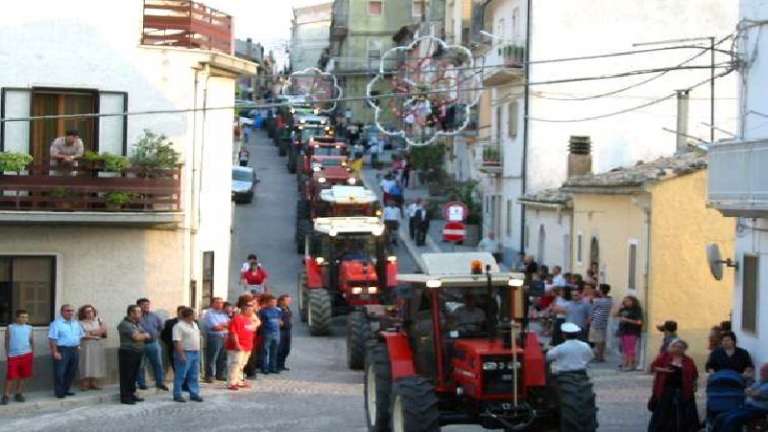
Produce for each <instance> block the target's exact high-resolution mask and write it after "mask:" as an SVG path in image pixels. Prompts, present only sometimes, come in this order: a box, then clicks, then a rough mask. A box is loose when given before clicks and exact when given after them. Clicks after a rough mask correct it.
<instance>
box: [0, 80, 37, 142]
mask: <svg viewBox="0 0 768 432" xmlns="http://www.w3.org/2000/svg"><path fill="white" fill-rule="evenodd" d="M31 97H32V92H31V91H30V90H29V89H13V88H4V89H3V90H2V92H0V114H1V116H2V117H3V118H6V117H28V116H29V107H30V105H31ZM0 151H14V152H24V153H28V152H29V122H22V121H19V122H3V123H0Z"/></svg>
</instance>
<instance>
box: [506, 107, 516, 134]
mask: <svg viewBox="0 0 768 432" xmlns="http://www.w3.org/2000/svg"><path fill="white" fill-rule="evenodd" d="M507 115H508V117H509V118H508V119H507V133H508V134H509V137H510V138H515V137H517V117H518V103H517V101H514V102H510V103H509V105H507Z"/></svg>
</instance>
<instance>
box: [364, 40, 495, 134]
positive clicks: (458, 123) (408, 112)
mask: <svg viewBox="0 0 768 432" xmlns="http://www.w3.org/2000/svg"><path fill="white" fill-rule="evenodd" d="M481 84H482V82H481V74H480V71H479V70H476V68H475V67H474V61H473V59H472V54H471V52H470V51H469V50H468V49H467V48H465V47H463V46H461V45H448V44H446V43H445V42H443V41H442V40H441V39H438V38H436V37H433V36H424V37H420V38H417V39H416V40H414V41H413V42H411V43H410V44H409V45H407V46H400V47H395V48H392V49H390V50H388V51H387V52H386V53H384V55H383V56H382V58H381V62H380V64H379V73H378V75H377V76H376V77H375V78H373V79H372V80H371V81H370V82H369V83H368V87H367V89H366V90H367V91H366V96H367V98H368V104H369V105H370V106H371V108H373V110H374V112H375V122H376V126H377V127H378V128H379V130H381V131H382V132H383V133H384V134H386V135H389V136H396V137H401V138H403V139H404V140H405V142H406V143H407V144H408V145H411V146H419V145H427V144H432V143H434V142H435V141H436V140H437V139H438V138H439V137H441V136H451V135H456V134H458V133H459V132H461V131H462V130H464V129H466V127H467V125H468V124H469V122H470V120H471V119H470V110H471V108H472V107H473V106H475V105H476V104H477V102H478V100H479V99H480V93H481Z"/></svg>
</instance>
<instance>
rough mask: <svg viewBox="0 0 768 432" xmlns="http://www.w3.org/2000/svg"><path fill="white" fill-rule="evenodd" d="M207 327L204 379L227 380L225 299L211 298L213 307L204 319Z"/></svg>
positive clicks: (204, 324) (206, 380)
mask: <svg viewBox="0 0 768 432" xmlns="http://www.w3.org/2000/svg"><path fill="white" fill-rule="evenodd" d="M203 328H204V329H205V378H204V381H205V382H207V383H212V382H213V378H214V377H216V379H217V380H219V381H225V380H226V379H227V378H226V375H227V351H226V350H225V349H224V343H225V342H226V340H227V335H228V334H229V332H228V331H227V329H228V328H229V316H228V315H227V313H226V312H225V311H224V299H222V298H221V297H214V298H213V299H211V308H210V309H209V310H208V313H206V314H205V318H204V319H203Z"/></svg>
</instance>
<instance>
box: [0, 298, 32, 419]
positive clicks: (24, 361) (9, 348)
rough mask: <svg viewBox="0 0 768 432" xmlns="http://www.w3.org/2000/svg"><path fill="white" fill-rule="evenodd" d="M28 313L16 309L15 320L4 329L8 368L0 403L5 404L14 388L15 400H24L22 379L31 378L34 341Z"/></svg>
mask: <svg viewBox="0 0 768 432" xmlns="http://www.w3.org/2000/svg"><path fill="white" fill-rule="evenodd" d="M28 322H29V314H28V313H27V311H26V310H24V309H17V310H16V321H15V322H14V323H13V324H11V325H9V326H8V328H7V329H6V331H5V352H6V354H7V355H8V369H7V372H6V374H5V387H4V388H3V398H2V399H0V405H7V404H8V400H9V399H10V397H11V391H13V388H14V387H15V388H16V396H15V397H14V400H15V401H16V402H24V401H25V399H24V381H26V380H28V379H29V378H32V364H33V363H34V356H35V354H34V351H35V349H34V341H33V340H32V326H31V325H29V324H28Z"/></svg>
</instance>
